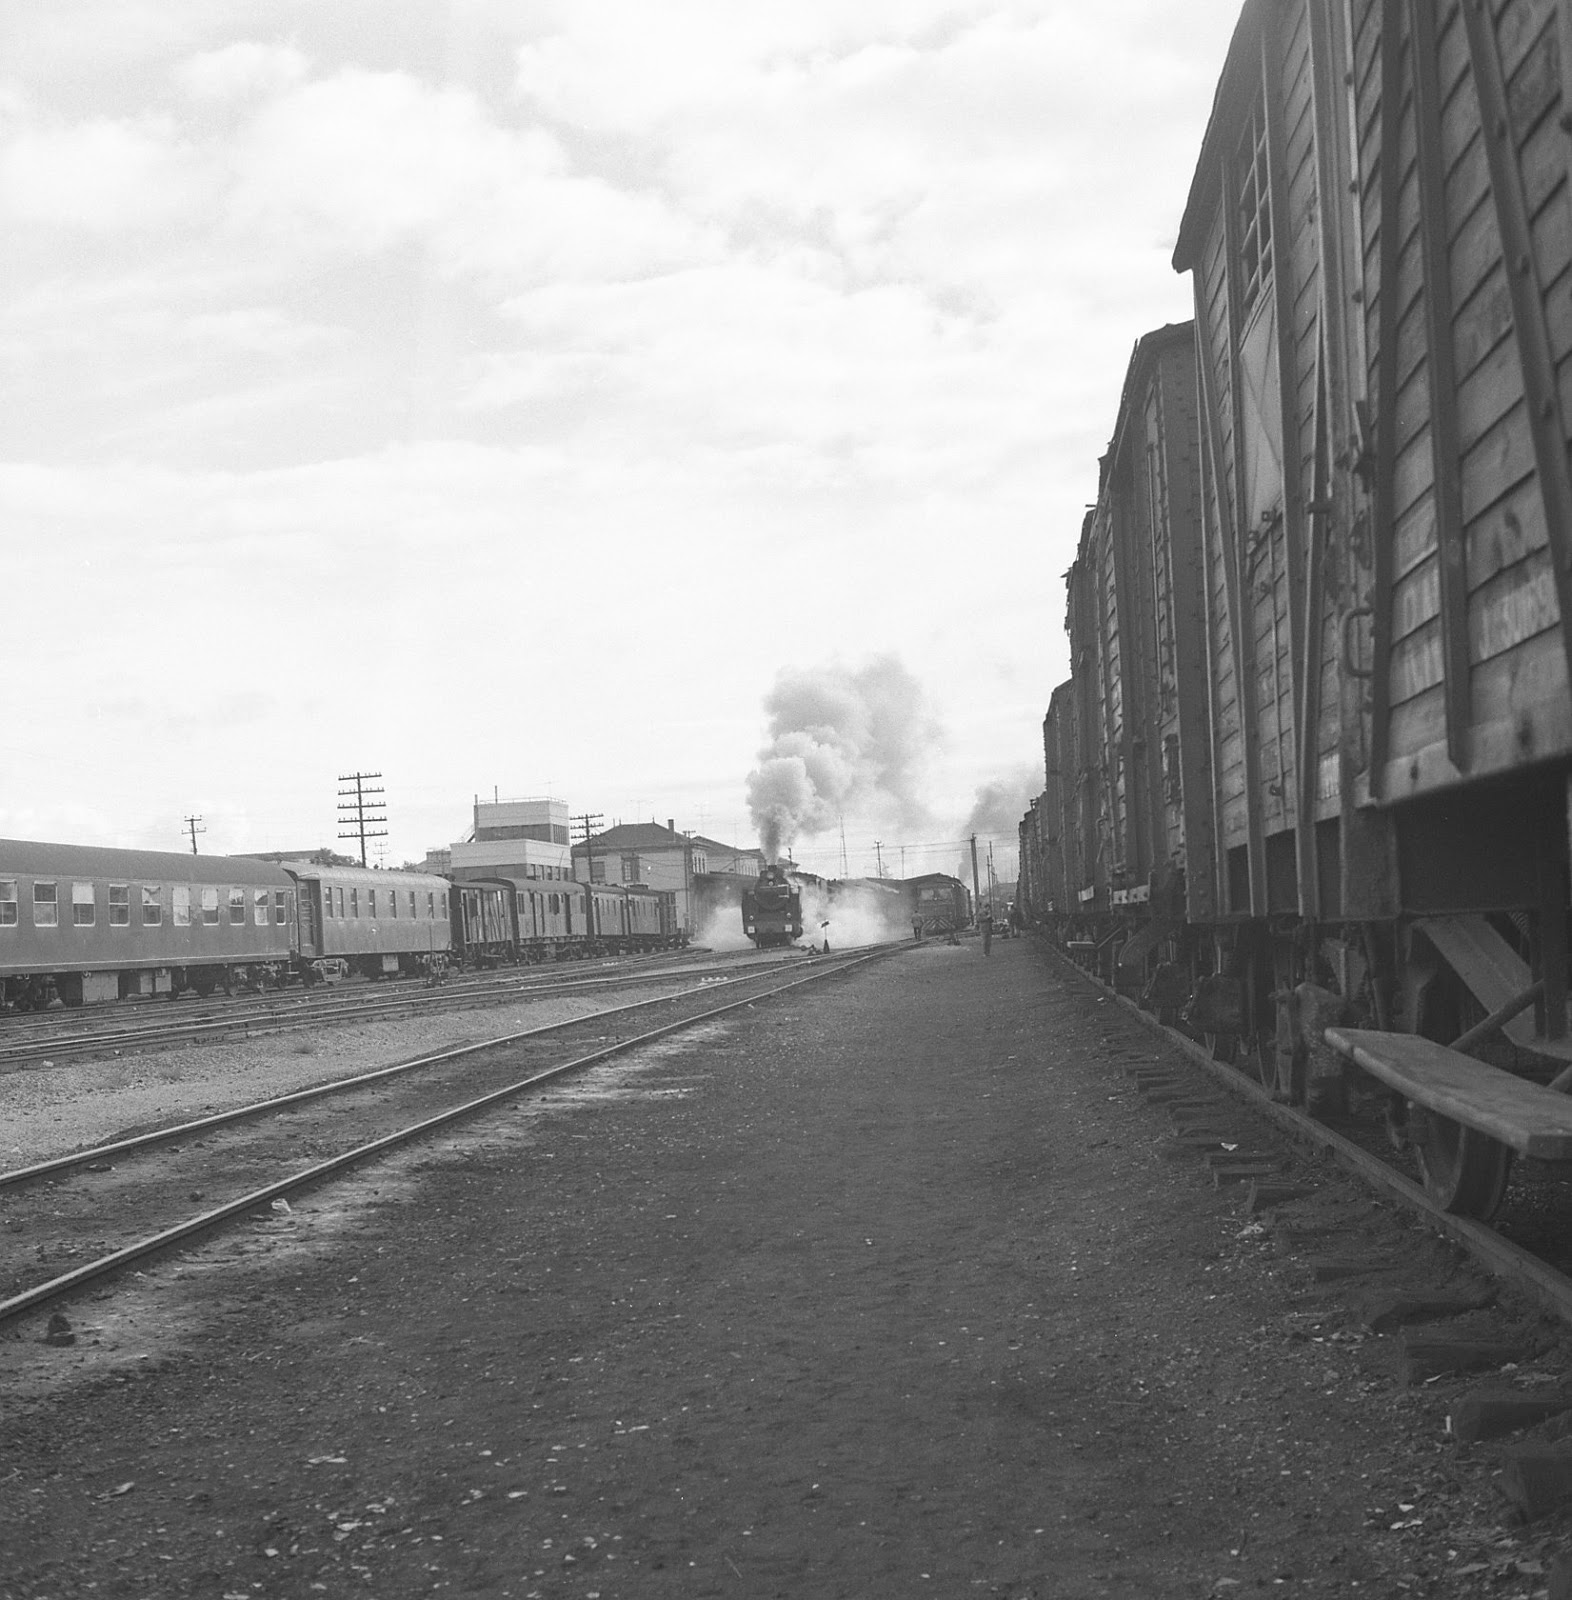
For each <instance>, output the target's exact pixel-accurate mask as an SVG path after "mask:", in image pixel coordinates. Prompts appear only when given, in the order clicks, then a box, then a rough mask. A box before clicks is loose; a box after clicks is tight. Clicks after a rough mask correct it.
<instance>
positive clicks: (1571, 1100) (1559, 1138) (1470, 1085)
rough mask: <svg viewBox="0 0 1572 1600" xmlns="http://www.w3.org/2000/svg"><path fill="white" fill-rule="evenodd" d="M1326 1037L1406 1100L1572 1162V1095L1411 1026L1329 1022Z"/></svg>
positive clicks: (1525, 1149)
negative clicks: (1390, 1029) (1399, 1029)
mask: <svg viewBox="0 0 1572 1600" xmlns="http://www.w3.org/2000/svg"><path fill="white" fill-rule="evenodd" d="M1325 1037H1326V1042H1327V1043H1328V1044H1329V1045H1331V1047H1332V1048H1333V1049H1334V1050H1336V1051H1337V1052H1338V1054H1339V1055H1342V1056H1346V1057H1347V1058H1348V1059H1349V1060H1350V1061H1352V1062H1353V1063H1354V1064H1355V1065H1356V1066H1359V1067H1363V1068H1364V1070H1365V1071H1366V1072H1368V1073H1369V1074H1370V1075H1371V1077H1373V1078H1379V1079H1380V1080H1381V1082H1382V1083H1384V1084H1386V1085H1387V1086H1388V1087H1389V1088H1392V1089H1395V1090H1396V1091H1397V1092H1398V1093H1399V1094H1400V1095H1402V1096H1403V1098H1404V1099H1405V1100H1412V1101H1413V1102H1414V1103H1415V1104H1416V1105H1421V1106H1426V1107H1428V1108H1429V1109H1430V1110H1432V1111H1436V1112H1439V1113H1440V1114H1441V1115H1442V1116H1443V1117H1450V1118H1451V1119H1452V1121H1453V1122H1460V1123H1462V1124H1463V1126H1464V1127H1467V1128H1477V1129H1478V1130H1479V1132H1481V1133H1484V1134H1488V1135H1489V1136H1490V1137H1491V1138H1492V1139H1497V1140H1499V1141H1500V1142H1501V1143H1502V1144H1504V1145H1509V1146H1510V1147H1511V1148H1512V1149H1513V1150H1516V1151H1517V1152H1518V1153H1519V1154H1520V1155H1525V1156H1533V1157H1534V1158H1536V1159H1537V1160H1541V1161H1572V1095H1564V1094H1558V1093H1556V1091H1554V1090H1553V1089H1546V1088H1543V1087H1541V1086H1540V1085H1539V1084H1537V1083H1529V1082H1528V1081H1527V1080H1526V1079H1523V1078H1515V1077H1513V1076H1512V1074H1511V1073H1510V1072H1503V1071H1501V1069H1500V1068H1499V1067H1492V1066H1488V1065H1487V1064H1486V1063H1485V1062H1483V1061H1476V1060H1475V1059H1474V1058H1473V1057H1472V1056H1465V1055H1460V1054H1459V1053H1458V1052H1457V1051H1456V1050H1449V1049H1448V1048H1447V1047H1446V1046H1445V1045H1444V1044H1437V1043H1435V1041H1434V1040H1432V1039H1422V1038H1420V1037H1419V1035H1418V1034H1413V1033H1382V1032H1380V1031H1379V1030H1377V1029H1371V1028H1328V1029H1327V1030H1326V1034H1325Z"/></svg>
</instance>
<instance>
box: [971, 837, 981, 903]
mask: <svg viewBox="0 0 1572 1600" xmlns="http://www.w3.org/2000/svg"><path fill="white" fill-rule="evenodd" d="M972 904H973V905H974V906H975V907H976V908H977V914H978V915H979V916H981V915H982V883H981V882H980V881H979V879H978V877H977V835H976V834H975V833H974V834H973V835H972Z"/></svg>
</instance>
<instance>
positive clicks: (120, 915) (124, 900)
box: [109, 883, 131, 928]
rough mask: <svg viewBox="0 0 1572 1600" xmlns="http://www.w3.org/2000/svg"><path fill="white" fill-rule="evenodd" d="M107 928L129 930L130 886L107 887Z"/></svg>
mask: <svg viewBox="0 0 1572 1600" xmlns="http://www.w3.org/2000/svg"><path fill="white" fill-rule="evenodd" d="M109 926H110V927H111V928H129V927H130V926H131V885H130V884H129V883H112V884H110V886H109Z"/></svg>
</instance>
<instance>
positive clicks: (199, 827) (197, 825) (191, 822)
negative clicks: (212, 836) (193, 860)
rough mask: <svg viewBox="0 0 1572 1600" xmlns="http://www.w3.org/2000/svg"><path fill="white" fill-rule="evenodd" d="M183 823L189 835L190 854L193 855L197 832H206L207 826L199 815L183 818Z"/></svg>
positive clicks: (195, 849)
mask: <svg viewBox="0 0 1572 1600" xmlns="http://www.w3.org/2000/svg"><path fill="white" fill-rule="evenodd" d="M185 823H186V830H187V832H189V833H190V835H191V854H192V855H195V854H196V853H197V847H196V842H197V835H198V834H199V833H206V832H207V826H206V824H205V823H204V822H203V821H202V819H201V818H200V817H187V818H186V819H185Z"/></svg>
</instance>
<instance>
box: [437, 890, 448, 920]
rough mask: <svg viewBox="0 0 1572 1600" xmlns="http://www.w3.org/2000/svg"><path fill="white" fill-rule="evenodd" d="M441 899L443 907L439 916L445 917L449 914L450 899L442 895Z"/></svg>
mask: <svg viewBox="0 0 1572 1600" xmlns="http://www.w3.org/2000/svg"><path fill="white" fill-rule="evenodd" d="M439 898H440V899H441V902H442V907H441V910H440V912H439V913H438V914H439V915H440V916H444V917H445V916H446V915H447V914H448V897H447V896H446V895H442V896H440V897H439Z"/></svg>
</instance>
